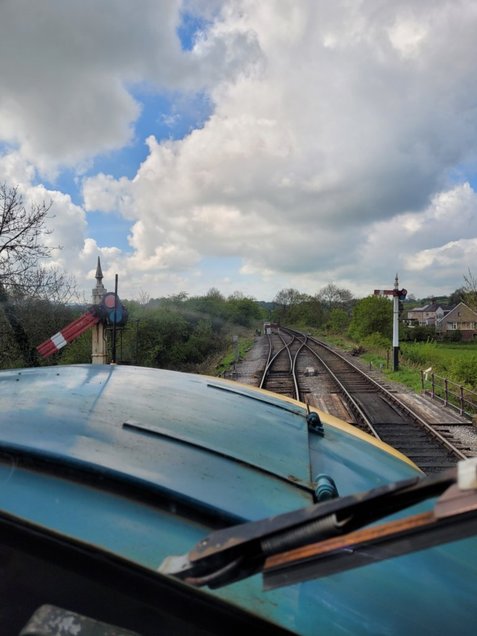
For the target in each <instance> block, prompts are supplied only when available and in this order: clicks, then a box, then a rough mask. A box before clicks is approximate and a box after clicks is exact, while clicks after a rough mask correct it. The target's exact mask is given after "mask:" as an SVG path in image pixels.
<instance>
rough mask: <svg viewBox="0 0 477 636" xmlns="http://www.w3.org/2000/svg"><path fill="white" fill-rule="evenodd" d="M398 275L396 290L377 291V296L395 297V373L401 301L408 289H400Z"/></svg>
mask: <svg viewBox="0 0 477 636" xmlns="http://www.w3.org/2000/svg"><path fill="white" fill-rule="evenodd" d="M398 287H399V282H398V275H397V274H396V278H395V279H394V289H375V290H374V295H375V296H392V297H393V371H398V370H399V301H400V300H401V299H402V300H404V299H405V298H406V295H407V290H406V289H398Z"/></svg>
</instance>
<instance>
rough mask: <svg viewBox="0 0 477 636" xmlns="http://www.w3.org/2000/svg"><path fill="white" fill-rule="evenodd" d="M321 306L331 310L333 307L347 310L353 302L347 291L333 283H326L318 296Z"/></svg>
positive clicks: (351, 295)
mask: <svg viewBox="0 0 477 636" xmlns="http://www.w3.org/2000/svg"><path fill="white" fill-rule="evenodd" d="M318 296H319V298H320V300H321V302H322V303H323V305H324V306H325V307H326V308H327V309H328V310H331V309H333V308H335V307H341V308H342V309H349V308H350V306H351V303H352V301H353V294H352V293H351V292H350V291H349V289H344V288H342V287H338V286H337V285H335V284H334V283H328V285H326V286H325V287H323V289H321V290H320V293H319V294H318Z"/></svg>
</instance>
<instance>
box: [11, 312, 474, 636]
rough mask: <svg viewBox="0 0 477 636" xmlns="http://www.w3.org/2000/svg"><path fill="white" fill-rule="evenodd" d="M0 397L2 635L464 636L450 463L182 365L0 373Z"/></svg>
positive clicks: (461, 544) (467, 627)
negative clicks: (429, 474) (426, 474)
mask: <svg viewBox="0 0 477 636" xmlns="http://www.w3.org/2000/svg"><path fill="white" fill-rule="evenodd" d="M268 324H269V325H270V328H271V329H273V327H272V324H273V323H268ZM0 404H1V409H0V633H1V634H2V636H9V635H10V634H12V635H15V636H18V634H20V632H21V633H22V634H23V635H25V636H27V635H32V634H35V635H36V636H38V635H40V636H41V635H43V634H45V635H46V634H48V635H51V634H63V631H60V628H59V627H58V626H59V625H69V626H70V627H71V630H72V631H69V632H65V633H68V634H69V633H71V634H73V633H77V634H81V635H82V636H87V635H88V634H93V633H94V634H104V635H106V634H111V633H113V630H112V628H111V625H115V626H116V628H115V630H114V634H117V635H118V636H121V635H122V636H126V635H129V636H131V634H134V633H136V634H142V635H143V636H160V635H161V634H195V633H197V634H202V635H203V634H239V633H240V634H243V633H247V632H246V631H245V630H249V633H259V634H289V633H296V634H307V635H315V634H324V635H327V636H328V635H330V634H331V635H332V634H353V635H359V634H366V635H369V634H380V635H382V634H399V635H401V634H408V635H411V634H433V635H436V634H451V633H459V634H469V635H470V634H475V633H476V630H477V610H476V602H475V591H476V589H477V537H476V536H475V533H477V528H476V524H477V521H476V517H475V514H476V511H477V506H476V502H475V498H476V494H477V491H476V489H475V487H474V486H473V485H472V477H471V478H470V485H469V482H468V483H467V487H468V492H467V494H466V498H465V502H466V504H465V510H466V512H465V514H464V515H462V514H461V513H462V504H460V508H459V510H457V511H455V510H454V509H453V505H454V503H453V502H454V501H455V496H454V498H453V496H451V495H452V492H453V491H452V488H454V489H455V488H457V489H458V499H459V501H460V502H462V498H463V497H464V494H463V491H461V490H460V488H461V487H463V486H462V484H461V482H459V484H460V486H459V484H458V486H455V485H452V484H453V483H454V481H455V479H454V474H453V473H452V475H450V476H447V475H446V476H445V477H444V476H440V477H437V478H435V479H434V481H433V480H431V482H428V481H427V480H424V481H422V479H421V478H422V473H420V471H419V470H418V469H417V468H416V467H415V466H414V465H413V464H412V462H410V461H409V460H408V459H407V458H406V457H404V456H403V455H401V454H399V453H398V452H396V451H394V450H393V449H392V448H390V447H388V446H385V445H384V444H382V443H381V442H379V441H376V440H374V439H372V438H371V437H369V436H367V435H366V434H364V433H362V432H360V431H359V430H357V429H355V428H354V427H352V426H350V425H347V424H345V423H343V422H341V421H340V420H338V419H336V418H334V417H332V416H330V415H328V414H326V413H323V412H319V411H316V410H310V409H309V408H308V407H306V406H305V405H303V404H301V403H299V402H296V401H294V400H290V399H286V398H283V397H281V396H278V395H275V394H273V393H267V392H265V391H260V390H258V389H254V388H251V387H248V386H247V387H246V386H241V385H239V384H236V383H233V382H227V381H226V380H221V379H217V378H211V377H205V376H199V375H188V374H182V373H176V372H172V371H162V370H157V369H146V368H139V367H121V366H115V365H104V366H103V365H77V366H52V367H42V368H34V369H25V370H10V371H3V372H0ZM473 470H474V473H475V466H474V468H473ZM448 489H449V490H448ZM441 491H445V493H446V495H445V500H444V501H443V503H440V504H439V515H438V519H437V520H436V519H435V518H434V516H433V515H434V513H433V510H435V503H436V497H438V496H440V492H441ZM449 492H450V493H451V494H450V495H449ZM356 493H367V494H360V495H359V496H355V495H356ZM429 496H430V498H428V497H429ZM421 499H423V501H421ZM439 501H440V500H439ZM458 507H459V506H458ZM380 516H384V517H385V518H384V519H382V520H380V519H379V517H380ZM454 517H455V519H456V521H454ZM408 519H410V521H408ZM442 519H444V520H442ZM376 522H379V524H381V523H384V524H385V526H383V528H381V526H380V525H379V524H378V525H377V526H376ZM418 523H419V524H420V526H419V528H417V524H418ZM370 524H371V525H370ZM426 524H427V525H426ZM411 525H412V530H413V531H417V530H418V531H419V532H418V534H416V537H417V538H416V541H417V542H418V543H417V544H416V545H417V547H419V548H420V550H419V551H415V552H411V553H410V554H403V553H404V552H408V551H409V550H411V551H412V550H414V548H415V547H416V546H413V545H412V541H414V539H412V540H411V539H410V538H409V536H410V535H409V532H410V528H411ZM361 527H363V529H361ZM388 527H389V528H390V530H389V529H388ZM443 527H445V532H446V533H447V534H446V535H445V536H441V535H439V536H438V534H439V533H437V530H439V532H441V533H442V528H443ZM427 530H428V531H429V532H428V533H427V534H429V536H430V540H429V542H428V543H427V544H426V543H425V539H426V536H427V535H426V532H427ZM349 531H350V532H349ZM390 532H391V534H390ZM454 532H455V534H453V533H454ZM459 532H462V534H459ZM393 533H394V534H393ZM412 536H414V535H412ZM459 536H463V537H466V536H467V538H463V539H459V540H455V541H453V542H451V543H448V542H447V543H442V541H449V540H451V539H454V538H458V537H459ZM406 537H407V538H406ZM352 540H353V541H355V543H352ZM363 542H364V543H363ZM358 544H359V545H360V546H361V547H360V548H359V549H358V547H356V546H358ZM437 544H439V545H437ZM351 545H354V546H355V547H349V546H351ZM426 545H430V546H431V547H426ZM363 546H364V547H363ZM432 546H433V547H432ZM323 554H325V556H323ZM400 554H403V555H402V556H396V555H400ZM389 557H393V558H389ZM383 559H385V560H383ZM317 564H318V565H317ZM358 565H359V566H362V567H356V566H358ZM318 566H319V567H318ZM320 568H321V569H320ZM349 568H352V569H349ZM262 572H263V581H264V584H265V588H266V589H265V590H264V587H263V583H262V576H261V573H262ZM55 625H56V627H54V626H55ZM80 628H81V629H80ZM54 629H56V631H54ZM75 629H76V631H74V630H75ZM22 630H23V631H22ZM48 630H50V631H48ZM81 630H82V631H81ZM88 630H89V631H88Z"/></svg>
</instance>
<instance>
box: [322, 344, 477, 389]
mask: <svg viewBox="0 0 477 636" xmlns="http://www.w3.org/2000/svg"><path fill="white" fill-rule="evenodd" d="M327 340H328V341H330V342H331V343H332V344H335V345H336V346H338V347H340V348H341V349H343V350H345V351H350V350H352V349H353V348H354V347H356V346H357V344H356V343H355V342H352V341H351V340H349V339H347V338H332V339H330V338H327ZM361 346H362V348H363V350H364V351H363V353H361V355H360V359H361V360H365V361H366V362H368V363H369V364H370V366H371V367H374V368H377V369H379V370H381V371H382V372H383V373H384V374H385V375H387V376H389V378H390V379H392V380H395V381H396V382H400V383H402V384H404V385H406V386H407V387H409V388H410V389H412V390H413V391H416V392H419V391H420V390H421V371H423V370H425V369H429V368H430V367H431V368H432V371H433V372H434V373H435V374H436V375H439V376H442V377H446V378H448V379H449V380H452V381H453V382H456V383H458V384H462V385H463V386H466V387H467V388H469V389H473V390H477V343H469V344H462V343H440V342H439V343H438V342H422V343H420V342H417V343H408V342H403V343H401V356H400V360H399V371H393V370H392V350H391V347H383V346H376V345H375V344H374V343H372V342H365V343H362V344H361Z"/></svg>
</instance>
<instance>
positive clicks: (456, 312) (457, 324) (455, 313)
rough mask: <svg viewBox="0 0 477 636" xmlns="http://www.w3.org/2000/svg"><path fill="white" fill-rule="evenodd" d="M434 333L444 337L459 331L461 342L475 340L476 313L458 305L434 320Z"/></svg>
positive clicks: (464, 305) (476, 337) (476, 330)
mask: <svg viewBox="0 0 477 636" xmlns="http://www.w3.org/2000/svg"><path fill="white" fill-rule="evenodd" d="M435 324H436V332H437V333H439V334H442V335H443V336H445V335H446V334H450V333H452V332H456V331H460V333H461V334H462V340H474V339H477V312H475V311H474V310H473V309H471V308H470V307H468V306H467V305H466V304H465V303H459V304H458V305H456V306H455V307H454V308H453V309H451V310H450V311H448V312H447V313H446V314H445V315H444V316H442V318H439V319H438V320H436V323H435Z"/></svg>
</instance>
